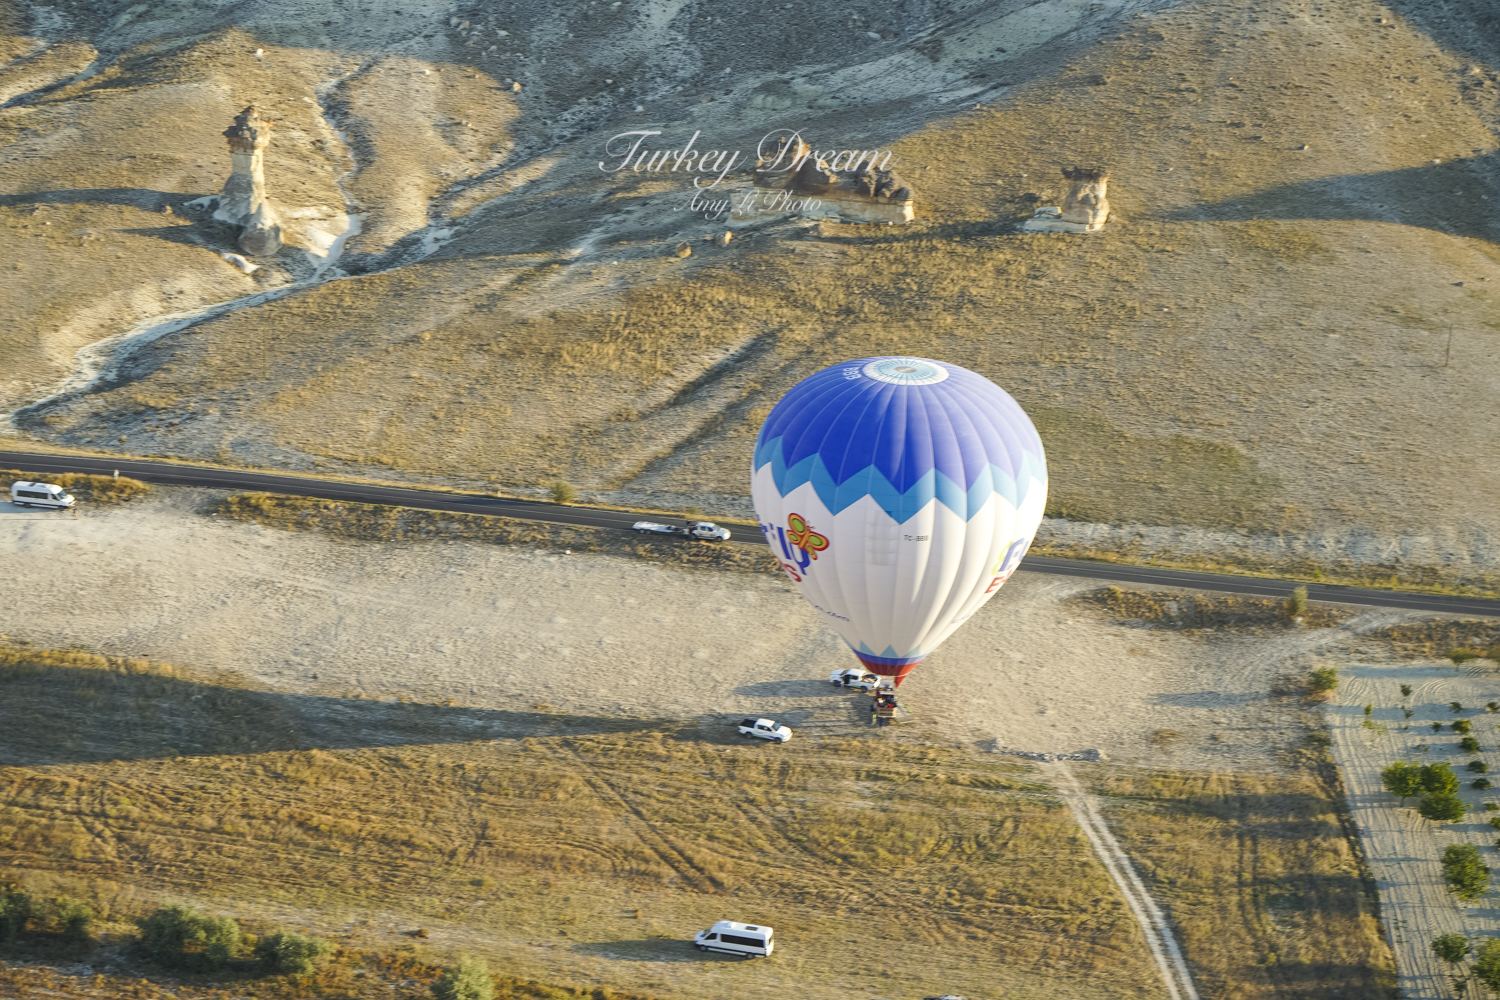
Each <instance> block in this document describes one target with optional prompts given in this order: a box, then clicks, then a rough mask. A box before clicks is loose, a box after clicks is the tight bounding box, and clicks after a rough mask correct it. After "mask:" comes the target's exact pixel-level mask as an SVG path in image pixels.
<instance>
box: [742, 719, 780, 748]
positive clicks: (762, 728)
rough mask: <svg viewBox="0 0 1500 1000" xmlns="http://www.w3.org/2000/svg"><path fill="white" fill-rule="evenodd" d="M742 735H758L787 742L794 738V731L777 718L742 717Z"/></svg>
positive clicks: (765, 738)
mask: <svg viewBox="0 0 1500 1000" xmlns="http://www.w3.org/2000/svg"><path fill="white" fill-rule="evenodd" d="M740 735H741V736H758V737H760V738H761V739H763V740H775V741H776V742H777V743H785V742H786V741H787V740H789V739H791V738H792V731H791V730H790V729H788V728H787V727H786V726H783V725H780V724H778V723H777V722H776V720H775V719H741V720H740Z"/></svg>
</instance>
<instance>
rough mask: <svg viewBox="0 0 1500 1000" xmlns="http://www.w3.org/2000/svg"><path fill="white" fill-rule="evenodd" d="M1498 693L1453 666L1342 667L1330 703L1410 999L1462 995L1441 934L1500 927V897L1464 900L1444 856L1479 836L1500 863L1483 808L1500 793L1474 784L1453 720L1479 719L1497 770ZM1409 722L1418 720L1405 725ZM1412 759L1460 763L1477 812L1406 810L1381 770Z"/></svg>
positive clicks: (1488, 681)
mask: <svg viewBox="0 0 1500 1000" xmlns="http://www.w3.org/2000/svg"><path fill="white" fill-rule="evenodd" d="M1401 684H1410V685H1411V686H1412V687H1413V689H1414V690H1413V692H1412V695H1411V698H1410V699H1407V700H1406V703H1407V704H1409V705H1410V706H1411V709H1412V713H1413V714H1412V718H1411V719H1410V721H1409V722H1408V721H1407V720H1405V719H1404V718H1403V716H1402V708H1401V705H1402V702H1403V699H1402V698H1401V694H1400V690H1399V687H1400V685H1401ZM1496 699H1500V679H1497V678H1495V677H1493V676H1484V675H1478V674H1468V673H1459V672H1457V671H1456V670H1455V669H1454V668H1453V667H1452V666H1451V665H1447V664H1445V665H1442V666H1438V665H1435V664H1424V663H1418V664H1409V665H1407V664H1396V665H1374V664H1358V665H1350V666H1341V667H1340V670H1339V702H1340V703H1339V704H1336V705H1330V706H1329V707H1328V710H1327V711H1328V724H1329V728H1330V729H1331V730H1332V734H1333V752H1334V757H1335V759H1336V760H1337V761H1338V763H1339V766H1340V768H1341V769H1342V771H1343V775H1344V783H1345V786H1346V788H1347V789H1348V796H1349V808H1350V810H1351V812H1352V813H1353V815H1354V819H1355V822H1356V823H1358V824H1359V831H1360V837H1361V839H1362V840H1363V842H1364V849H1365V854H1366V857H1367V858H1368V860H1369V865H1370V869H1371V871H1372V873H1373V874H1374V876H1375V880H1376V885H1377V888H1378V891H1379V893H1380V909H1381V917H1382V919H1383V920H1384V921H1385V925H1386V934H1387V937H1388V938H1389V940H1390V944H1391V950H1392V951H1393V952H1394V953H1395V956H1396V972H1397V975H1398V976H1399V983H1400V988H1401V995H1402V996H1403V997H1407V998H1408V1000H1435V998H1446V997H1451V996H1454V993H1453V990H1452V987H1451V985H1450V983H1449V975H1450V974H1451V967H1449V966H1448V965H1447V963H1445V962H1442V961H1440V960H1439V959H1438V958H1437V957H1436V956H1434V955H1433V954H1432V945H1431V942H1432V939H1433V938H1434V937H1436V936H1438V935H1439V934H1452V933H1457V934H1465V935H1468V936H1469V937H1470V938H1471V939H1477V938H1478V937H1480V936H1494V935H1496V934H1500V909H1497V908H1496V904H1495V900H1494V897H1493V895H1491V896H1488V897H1485V898H1483V899H1481V900H1479V901H1477V902H1475V903H1472V904H1463V903H1461V902H1459V901H1458V900H1457V899H1455V898H1454V897H1453V896H1452V895H1451V894H1450V893H1449V892H1448V889H1447V886H1446V885H1445V884H1444V883H1443V875H1442V869H1441V866H1440V865H1439V862H1438V859H1439V858H1440V857H1441V856H1442V853H1443V850H1444V848H1446V847H1448V845H1450V844H1458V843H1470V844H1474V845H1476V846H1477V847H1479V848H1480V850H1481V852H1482V853H1483V854H1484V855H1485V863H1486V864H1488V865H1489V866H1490V867H1491V868H1492V869H1493V868H1495V867H1500V864H1497V859H1496V856H1495V855H1496V850H1495V833H1496V831H1495V830H1494V829H1493V828H1492V827H1490V825H1489V824H1488V823H1487V822H1485V820H1484V817H1485V815H1486V814H1485V813H1484V812H1482V811H1477V810H1482V809H1483V808H1484V806H1483V803H1484V802H1486V801H1500V794H1497V792H1496V791H1495V790H1491V791H1490V792H1487V793H1486V792H1479V791H1475V790H1474V789H1473V788H1471V787H1470V783H1471V781H1472V780H1473V779H1475V778H1476V777H1478V776H1477V775H1475V774H1472V773H1470V772H1469V771H1467V770H1465V765H1466V764H1467V763H1468V762H1469V761H1470V760H1471V759H1475V755H1471V754H1464V753H1461V752H1460V751H1459V748H1458V739H1459V737H1458V735H1457V734H1455V733H1453V731H1452V730H1451V728H1449V725H1448V724H1450V723H1451V722H1452V721H1453V720H1454V719H1458V718H1464V719H1469V720H1470V721H1471V723H1472V725H1473V733H1474V735H1475V736H1476V737H1477V738H1478V739H1479V743H1480V746H1481V748H1482V752H1481V753H1480V754H1478V755H1477V757H1478V758H1479V759H1483V760H1484V761H1485V762H1486V763H1488V764H1489V765H1490V767H1491V768H1492V769H1493V768H1500V753H1497V737H1500V734H1497V732H1496V729H1497V727H1496V725H1495V722H1496V720H1497V719H1500V716H1496V715H1492V714H1491V713H1489V712H1487V711H1485V709H1484V708H1483V706H1484V704H1485V703H1486V702H1489V701H1492V700H1496ZM1454 701H1457V702H1459V703H1460V704H1462V705H1463V706H1464V710H1463V711H1462V712H1458V713H1455V712H1452V711H1450V709H1449V703H1450V702H1454ZM1366 704H1370V705H1373V706H1374V708H1373V710H1372V714H1371V715H1370V717H1369V718H1370V726H1366V725H1365V715H1364V706H1365V705H1366ZM1433 722H1440V723H1443V724H1444V729H1443V731H1442V732H1440V733H1434V732H1433V731H1432V728H1431V724H1432V723H1433ZM1403 725H1406V726H1409V727H1410V728H1408V729H1402V728H1401V727H1402V726H1403ZM1371 727H1374V728H1371ZM1422 747H1425V748H1426V749H1425V750H1421V749H1419V748H1422ZM1402 759H1405V760H1415V761H1418V762H1421V763H1438V762H1441V761H1447V762H1449V763H1451V764H1452V765H1453V769H1454V770H1455V771H1457V772H1458V773H1459V774H1460V776H1461V777H1462V780H1463V787H1462V789H1461V792H1460V794H1461V795H1462V796H1463V799H1464V801H1465V802H1466V803H1467V804H1468V805H1469V807H1470V808H1471V809H1473V810H1476V811H1475V812H1471V813H1470V814H1469V815H1467V816H1465V817H1464V819H1463V820H1462V821H1460V822H1458V823H1441V824H1440V823H1431V822H1428V821H1427V820H1424V819H1422V818H1421V817H1420V816H1418V815H1417V813H1416V811H1415V810H1414V809H1411V808H1402V807H1401V805H1400V804H1399V803H1398V802H1397V800H1396V799H1395V798H1393V797H1392V796H1391V795H1390V794H1389V793H1388V792H1386V791H1385V790H1384V789H1383V788H1382V787H1381V784H1380V771H1381V769H1382V768H1384V767H1386V766H1388V765H1389V764H1390V763H1392V762H1393V761H1396V760H1402ZM1411 804H1414V803H1411V802H1409V803H1408V805H1411ZM1489 815H1500V813H1491V814H1489Z"/></svg>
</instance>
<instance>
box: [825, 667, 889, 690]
mask: <svg viewBox="0 0 1500 1000" xmlns="http://www.w3.org/2000/svg"><path fill="white" fill-rule="evenodd" d="M828 682H829V683H830V684H833V685H834V686H835V687H846V688H859V689H860V690H861V691H874V690H875V689H876V688H877V687H879V686H880V678H879V677H877V676H875V675H874V674H872V673H870V672H869V671H868V670H860V669H858V668H857V667H847V668H845V669H843V670H835V671H834V672H833V673H831V674H829V675H828Z"/></svg>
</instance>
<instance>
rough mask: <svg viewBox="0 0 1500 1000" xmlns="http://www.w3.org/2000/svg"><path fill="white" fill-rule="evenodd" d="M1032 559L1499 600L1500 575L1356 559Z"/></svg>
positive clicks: (1104, 554) (1046, 546) (1130, 548)
mask: <svg viewBox="0 0 1500 1000" xmlns="http://www.w3.org/2000/svg"><path fill="white" fill-rule="evenodd" d="M1028 551H1029V554H1030V555H1036V556H1056V557H1058V558H1062V559H1085V560H1092V561H1096V562H1105V563H1122V564H1126V565H1130V564H1140V563H1149V565H1151V566H1160V567H1164V568H1170V569H1189V570H1197V571H1199V572H1203V573H1224V574H1234V575H1237V576H1258V577H1266V578H1270V579H1276V580H1303V581H1308V582H1313V583H1327V584H1331V585H1338V586H1345V587H1368V588H1370V589H1373V590H1410V591H1416V592H1419V593H1425V594H1454V595H1457V596H1461V597H1487V598H1491V599H1494V598H1500V572H1493V571H1474V570H1469V569H1460V568H1454V567H1449V566H1439V567H1435V566H1409V565H1402V564H1396V563H1391V564H1387V565H1383V566H1382V565H1378V564H1377V565H1373V566H1372V565H1363V566H1361V565H1357V564H1355V563H1354V562H1353V561H1352V560H1348V559H1334V560H1330V561H1328V562H1318V561H1316V560H1314V559H1310V558H1302V557H1294V558H1257V557H1253V556H1240V555H1239V554H1237V553H1236V554H1234V555H1233V556H1217V555H1212V554H1203V555H1184V554H1175V555H1171V556H1161V555H1158V554H1156V553H1145V552H1142V551H1141V549H1140V546H1139V545H1126V546H1122V547H1120V548H1118V549H1104V548H1101V547H1100V546H1098V545H1093V544H1057V543H1048V542H1038V543H1036V544H1034V545H1033V546H1032V547H1031V548H1030V550H1028Z"/></svg>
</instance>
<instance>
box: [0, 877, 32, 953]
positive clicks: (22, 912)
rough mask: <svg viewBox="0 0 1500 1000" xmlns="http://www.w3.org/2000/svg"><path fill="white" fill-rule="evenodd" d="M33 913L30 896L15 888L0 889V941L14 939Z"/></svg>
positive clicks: (24, 927)
mask: <svg viewBox="0 0 1500 1000" xmlns="http://www.w3.org/2000/svg"><path fill="white" fill-rule="evenodd" d="M34 915H35V907H33V906H32V903H31V897H30V896H28V895H26V893H24V892H21V891H20V890H19V889H15V888H9V887H7V888H5V889H0V941H14V940H15V939H16V935H18V934H20V933H21V932H22V931H24V930H25V929H26V922H27V921H28V920H30V919H31V918H32V917H33V916H34Z"/></svg>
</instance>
